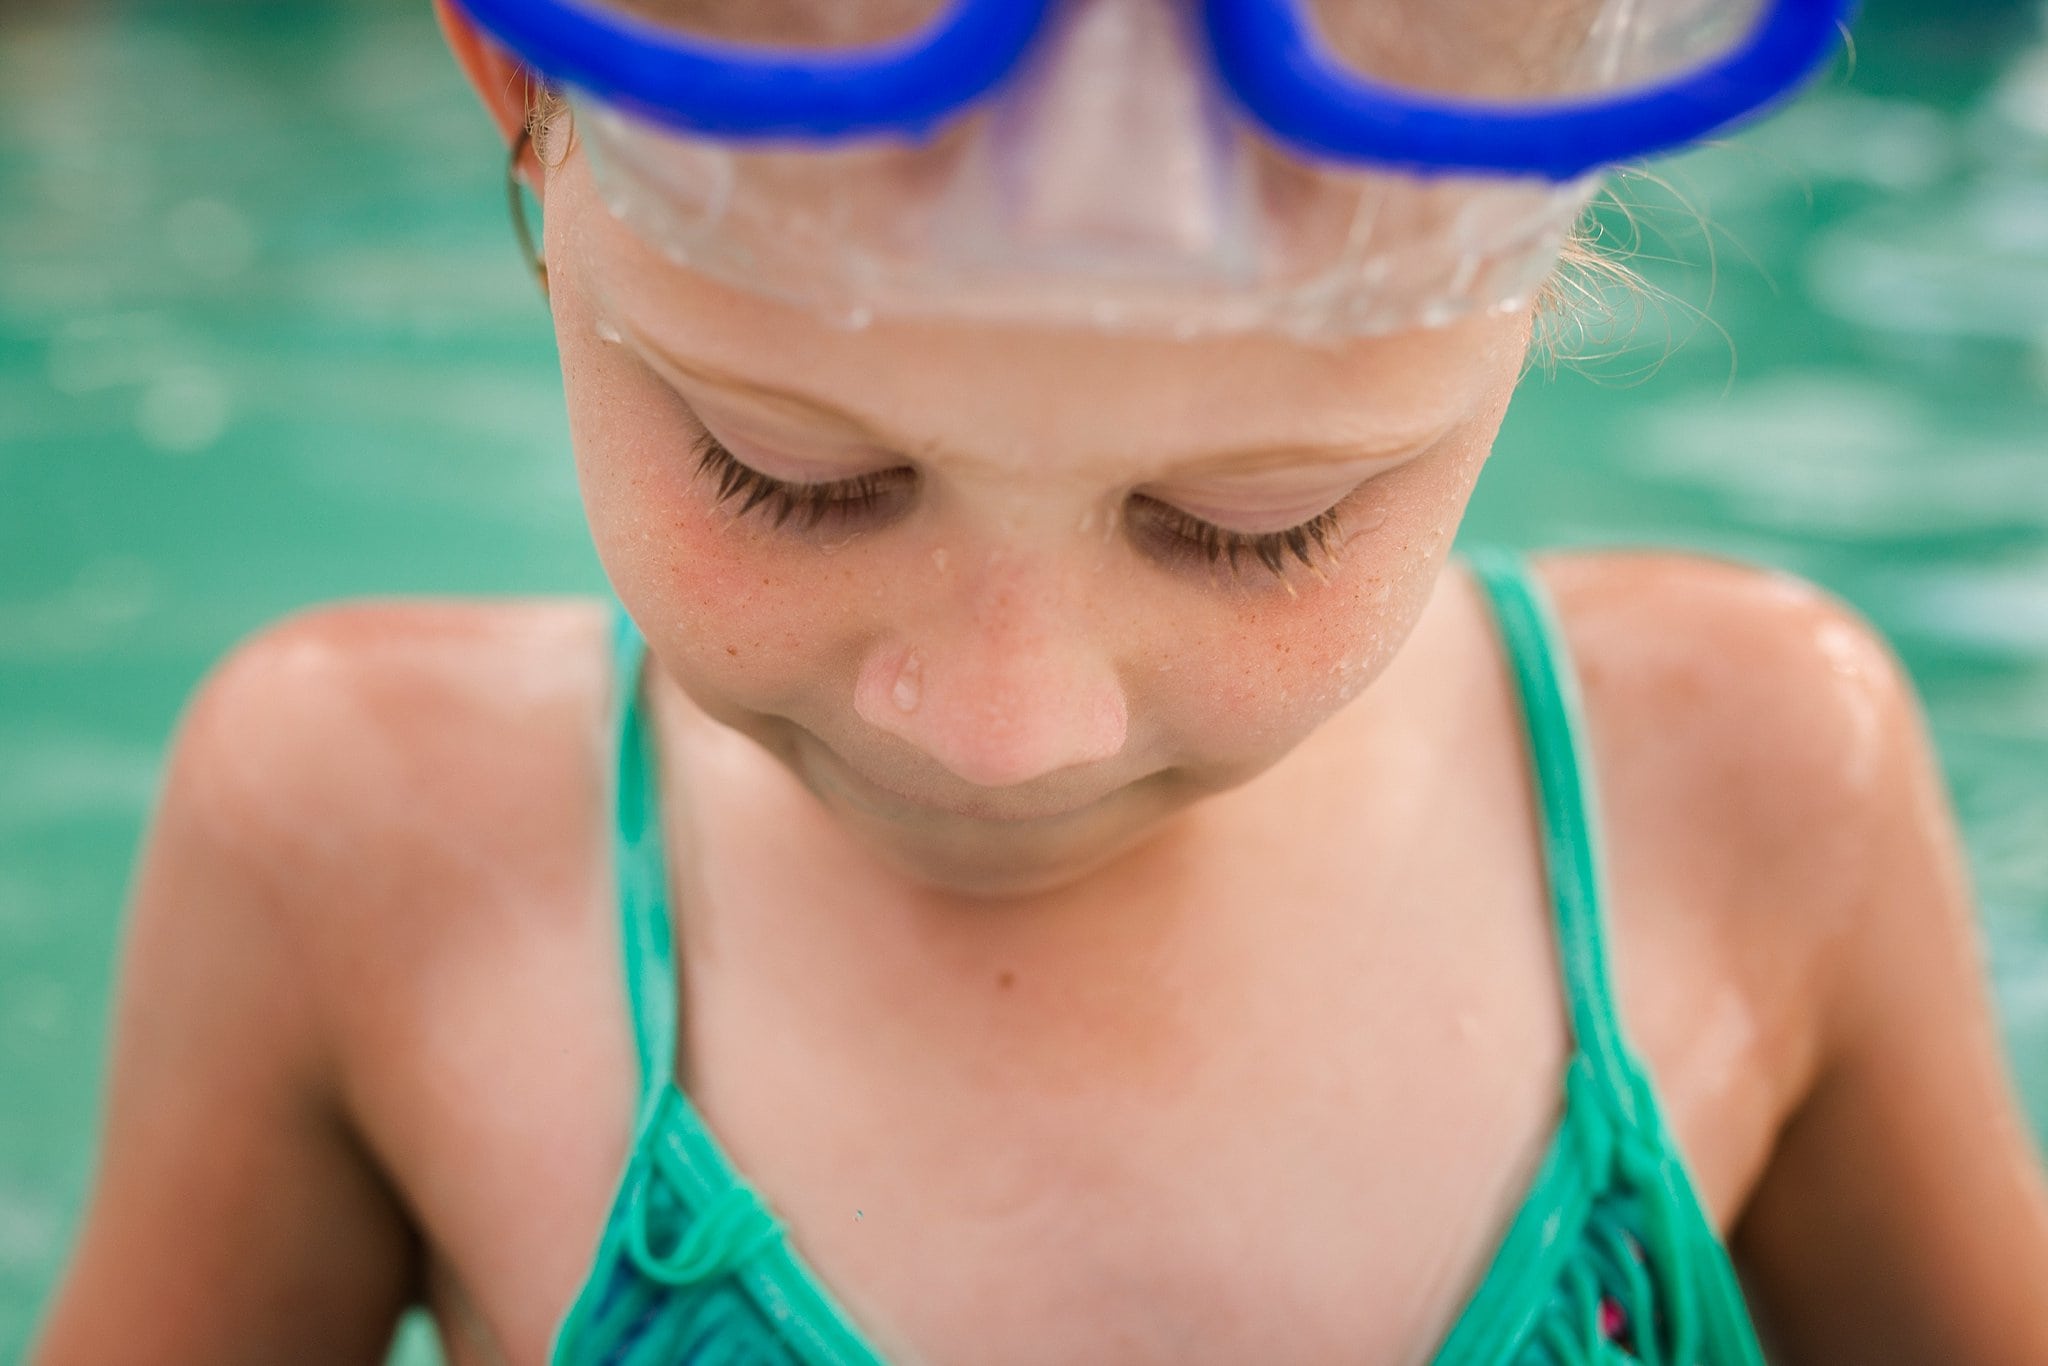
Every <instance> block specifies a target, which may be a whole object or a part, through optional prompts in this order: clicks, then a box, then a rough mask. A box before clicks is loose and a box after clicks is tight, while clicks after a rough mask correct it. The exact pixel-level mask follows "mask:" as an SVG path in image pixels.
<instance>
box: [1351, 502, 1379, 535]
mask: <svg viewBox="0 0 2048 1366" xmlns="http://www.w3.org/2000/svg"><path fill="white" fill-rule="evenodd" d="M1386 524H1387V509H1386V507H1385V505H1384V504H1383V505H1381V506H1378V507H1369V508H1366V509H1365V510H1364V511H1362V512H1360V513H1359V515H1358V521H1357V523H1356V525H1357V527H1358V530H1359V532H1360V533H1364V532H1368V531H1378V530H1379V529H1380V528H1381V527H1383V526H1385V525H1386Z"/></svg>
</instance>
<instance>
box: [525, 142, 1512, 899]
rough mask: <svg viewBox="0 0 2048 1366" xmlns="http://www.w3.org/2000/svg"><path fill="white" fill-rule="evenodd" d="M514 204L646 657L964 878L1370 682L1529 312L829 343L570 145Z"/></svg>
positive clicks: (1481, 442)
mask: <svg viewBox="0 0 2048 1366" xmlns="http://www.w3.org/2000/svg"><path fill="white" fill-rule="evenodd" d="M546 199H547V231H548V255H549V260H550V262H551V265H552V270H551V284H552V290H553V303H554V311H555V317H556V322H557V331H558V334H559V341H560V346H561V354H562V365H563V372H564V375H565V378H566V382H567V391H568V400H569V414H570V422H571V428H572V432H573V436H574V441H575V447H576V457H577V463H578V469H579V473H580V478H581V482H582V487H583V492H584V497H585V501H586V503H587V506H588V512H589V517H590V523H591V527H592V530H593V533H594V535H595V537H596V542H597V547H598V550H599V553H600V554H601V556H602V557H603V560H604V563H605V565H606V567H607V569H608V571H609V573H610V575H611V578H612V581H613V583H614V585H615V587H616V589H617V592H618V594H619V596H620V598H621V600H622V601H623V602H624V604H625V605H626V607H627V609H628V610H629V611H630V612H631V613H632V615H633V617H634V619H635V620H636V621H637V622H638V623H639V624H640V627H641V628H642V630H643V631H644V632H645V634H646V636H647V639H648V643H649V646H650V648H651V650H652V651H653V653H654V655H655V657H656V658H657V659H658V660H659V661H660V663H661V664H662V666H663V668H664V669H665V671H666V672H667V674H668V675H670V676H671V677H672V678H673V679H674V681H675V682H676V683H677V684H678V685H680V687H681V688H682V689H683V690H684V691H685V692H686V693H687V694H688V695H689V696H690V698H692V699H693V700H694V701H695V703H696V704H697V705H698V706H699V707H700V708H701V709H702V710H703V711H704V712H705V713H707V714H708V715H710V716H711V717H713V718H714V719H716V720H718V721H720V722H723V723H724V724H725V725H727V726H730V727H732V728H733V729H734V730H737V731H740V732H742V733H744V734H745V735H747V736H750V737H751V738H752V739H754V740H755V741H757V742H759V744H760V745H761V746H762V747H763V748H765V749H766V750H767V751H768V753H770V754H771V755H773V756H774V757H775V758H776V759H778V760H779V761H780V762H781V763H782V764H783V765H784V766H786V767H787V768H788V770H789V772H790V773H792V774H793V775H794V776H795V777H796V778H797V780H798V781H800V782H801V783H802V784H803V785H804V786H805V787H806V788H808V789H809V790H810V791H811V792H812V793H813V794H815V796H816V797H817V799H818V800H819V801H820V802H822V803H823V804H824V805H825V806H826V808H828V809H829V810H830V811H831V812H832V813H833V814H834V815H835V816H836V817H838V818H839V820H840V822H841V823H842V824H843V825H844V826H846V827H847V828H849V829H850V830H851V831H852V832H853V833H854V834H855V835H856V836H858V837H859V839H860V840H861V841H862V843H863V844H865V845H866V846H867V847H869V848H870V849H871V850H872V851H873V852H874V853H876V854H877V855H879V856H880V857H881V858H882V859H883V860H884V861H885V862H886V863H887V864H889V865H890V866H892V867H894V868H895V869H897V870H898V871H899V872H902V873H905V874H907V875H909V876H911V877H912V878H914V879H916V880H918V881H920V882H923V883H926V884H929V885H932V886H936V887H939V888H943V889H947V890H951V891H957V892H961V893H965V894H970V895H1006V894H1018V893H1025V892H1032V891H1040V890H1046V889H1049V888H1052V887H1055V886H1058V885H1060V884H1062V883H1064V882H1068V881H1071V880H1072V879H1074V878H1076V877H1078V876H1079V875H1081V874H1082V873H1084V872H1086V871H1088V870H1089V869H1091V868H1093V867H1096V866H1098V865H1100V864H1101V863H1102V862H1104V861H1105V860H1107V859H1108V858H1110V857H1112V856H1113V855H1115V854H1116V853H1117V852H1119V851H1121V850H1123V849H1125V848H1127V847H1129V846H1130V845H1131V844H1133V843H1134V842H1135V841H1137V840H1139V839H1141V838H1142V837H1144V836H1145V835H1146V834H1147V833H1149V832H1152V831H1154V830H1156V829H1158V828H1159V827H1160V826H1161V825H1162V823H1163V822H1164V820H1165V818H1166V817H1167V816H1169V815H1170V814H1172V813H1173V812H1175V811H1177V810H1179V809H1181V808H1183V807H1185V806H1186V805H1187V804H1188V803H1189V802H1191V801H1193V800H1194V799H1196V798H1197V797H1199V796H1201V795H1203V794H1206V793H1211V792H1215V791H1218V790H1221V789H1224V788H1228V787H1231V786H1233V785H1235V784H1238V783H1241V782H1243V781H1245V780H1246V779H1247V778H1249V777H1251V776H1252V775H1254V774H1256V773H1258V772H1260V771H1261V770H1262V769H1265V768H1266V767H1267V766H1269V765H1271V764H1272V763H1274V762H1275V761H1276V760H1277V759H1279V758H1280V757H1281V756H1282V755H1284V754H1286V753H1287V752H1288V751H1289V750H1290V749H1292V748H1293V747H1294V746H1295V745H1296V744H1298V743H1299V742H1300V741H1301V740H1302V739H1303V738H1304V737H1306V736H1307V735H1309V734H1310V733H1311V732H1312V731H1314V730H1315V729H1316V728H1317V726H1318V725H1320V724H1321V723H1322V722H1323V721H1324V720H1326V719H1328V718H1329V717H1330V716H1331V715H1332V714H1333V713H1334V712H1336V711H1337V710H1338V709H1339V708H1340V707H1342V706H1344V704H1345V703H1346V702H1348V701H1349V700H1350V699H1351V698H1352V697H1353V696H1355V695H1356V694H1357V693H1358V692H1359V691H1360V689H1362V688H1364V687H1365V686H1366V684H1367V683H1369V682H1370V681H1371V680H1372V679H1373V678H1374V676H1375V675H1377V674H1378V673H1379V672H1380V670H1381V669H1382V668H1383V667H1384V666H1385V665H1386V663H1387V662H1388V660H1389V659H1391V658H1392V657H1393V655H1394V653H1395V652H1396V651H1397V650H1398V649H1399V647H1400V645H1401V643H1402V641H1403V640H1404V639H1405V638H1406V637H1407V635H1408V633H1409V631H1410V629H1411V627H1412V626H1413V625H1414V624H1415V622H1416V620H1417V618H1418V616H1419V615H1420V614H1421V611H1422V609H1423V606H1424V605H1425V603H1426V602H1427V600H1428V598H1429V594H1430V590H1431V586H1432V584H1433V582H1434V580H1435V578H1436V575H1437V573H1438V571H1439V569H1440V568H1441V566H1442V563H1443V560H1444V557H1445V555H1446V553H1447V551H1448V548H1449V545H1450V542H1451V537H1452V533H1453V532H1454V530H1455V529H1456V526H1457V523H1458V520H1459V517H1460V515H1461V513H1462V511H1463V509H1464V506H1465V501H1466V498H1467V496H1468V495H1469V494H1470V492H1471V489H1472V485H1473V481H1474V479H1475V478H1476V477H1477V475H1478V473H1479V469H1480V466H1481V464H1482V463H1483V461H1484V459H1485V456H1486V453H1487V450H1488V448H1489V446H1490V444H1491V442H1492V440H1493V437H1494V433H1495V431H1496V429H1497V427H1498V425H1499V422H1500V419H1501V415H1502V412H1503V410H1504V409H1505V406H1506V403H1507V399H1508V396H1509V393H1510V391H1511V390H1512V388H1513V385H1514V382H1515V379H1516V377H1517V375H1518V374H1519V372H1520V368H1521V364H1522V358H1523V352H1524V348H1525V345H1526V341H1527V336H1528V317H1527V315H1526V314H1515V315H1509V316H1499V317H1489V318H1483V319H1477V320H1474V321H1471V322H1467V323H1465V324H1462V325H1460V326H1457V327H1453V328H1448V329H1443V330H1435V331H1418V332H1415V333H1412V334H1408V335H1402V336H1395V337H1387V338H1375V339H1365V340H1357V341H1352V342H1348V343H1345V344H1343V345H1340V346H1335V347H1331V348H1328V349H1320V348H1311V347H1308V346H1305V345H1302V344H1300V343H1296V342H1290V341H1287V340H1284V339H1281V338H1277V337H1264V336H1251V337H1239V338H1230V339H1215V340H1205V341H1199V342H1185V341H1170V340H1163V339H1147V338H1134V337H1128V336H1123V337H1118V336H1108V335H1101V334H1094V333H1085V332H1053V331H1032V330H1027V329H1022V328H1018V327H1014V326H1007V327H1005V326H993V325H991V326H986V327H981V326H965V325H961V324H957V323H955V324H946V325H938V324H929V325H926V324H911V323H901V322H887V323H881V324H877V325H875V326H873V327H871V328H869V329H866V330H863V331H858V332H846V331H840V330H836V329H834V328H833V327H832V326H831V325H830V324H828V323H825V322H822V321H818V320H814V319H812V318H811V317H809V316H808V315H806V314H803V313H799V312H796V311H793V310H789V309H786V308H784V307H782V306H779V305H776V304H772V303H769V302H766V301H763V300H760V299H757V298H754V297H752V296H744V295H741V294H738V293H735V292H733V291H730V290H727V289H725V288H723V287H721V286H718V285H716V284H715V283H712V282H711V281H709V280H707V279H705V278H703V277H700V276H696V275H693V274H691V273H690V272H687V271H684V270H682V269H679V268H677V267H675V266H674V265H671V264H669V263H667V262H666V261H664V260H663V259H662V258H661V257H660V256H659V255H658V254H657V253H656V252H654V251H653V250H651V249H650V248H647V247H645V246H644V245H642V244H640V243H639V242H638V241H637V240H636V239H635V238H633V237H632V236H631V235H630V234H629V233H628V232H627V231H626V230H625V229H624V228H622V227H621V226H619V225H618V224H617V223H616V222H615V221H614V220H613V219H612V218H611V217H610V215H609V214H608V213H607V212H606V211H605V210H604V208H603V206H602V204H601V203H600V202H599V201H598V199H597V197H596V195H595V193H594V192H593V190H592V188H591V186H590V182H589V179H588V177H587V174H586V173H585V168H584V165H583V162H582V159H581V157H580V155H576V154H572V155H571V156H570V158H569V160H568V162H567V163H566V164H565V165H564V166H563V167H561V168H560V169H558V170H557V171H554V172H551V173H550V174H549V176H548V183H547V192H546Z"/></svg>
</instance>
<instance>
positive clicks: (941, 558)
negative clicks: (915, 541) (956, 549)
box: [932, 548, 952, 574]
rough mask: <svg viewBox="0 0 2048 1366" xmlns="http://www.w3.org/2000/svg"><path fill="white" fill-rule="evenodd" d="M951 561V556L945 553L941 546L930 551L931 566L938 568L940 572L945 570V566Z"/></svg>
mask: <svg viewBox="0 0 2048 1366" xmlns="http://www.w3.org/2000/svg"><path fill="white" fill-rule="evenodd" d="M951 563H952V559H951V557H950V556H948V555H947V554H946V552H945V550H944V549H943V548H942V549H938V550H934V551H933V552H932V568H934V569H936V570H938V571H939V572H940V573H941V574H943V573H945V572H946V569H947V566H948V565H950V564H951Z"/></svg>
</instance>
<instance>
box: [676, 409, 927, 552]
mask: <svg viewBox="0 0 2048 1366" xmlns="http://www.w3.org/2000/svg"><path fill="white" fill-rule="evenodd" d="M697 473H698V474H700V475H703V476H704V477H706V478H708V479H712V480H715V481H716V482H717V485H718V488H717V491H716V493H715V495H714V497H713V499H712V501H713V502H715V503H718V504H720V505H721V506H722V505H724V504H726V503H730V502H732V501H733V500H734V499H735V498H737V499H739V500H740V503H739V506H738V507H737V508H735V509H734V510H733V515H734V516H744V515H745V514H747V513H749V512H754V511H756V510H758V511H759V512H760V514H761V515H762V516H763V517H766V518H767V519H768V522H769V525H771V526H777V527H780V526H783V525H786V524H787V523H788V522H789V521H790V519H792V518H794V519H796V521H797V522H798V523H799V524H800V525H801V526H802V527H803V528H804V530H806V531H815V530H817V529H818V528H819V527H821V526H823V525H825V524H826V523H827V522H840V521H845V520H848V519H850V518H853V517H857V516H859V515H861V514H862V513H865V512H868V511H870V510H872V509H873V508H874V506H875V504H877V503H879V502H880V501H881V500H882V499H883V498H884V497H885V496H886V495H888V494H889V493H891V492H893V491H894V490H896V489H898V488H900V487H902V486H903V485H904V484H905V483H907V482H909V481H910V480H912V479H914V478H916V476H915V475H914V474H912V473H911V471H909V470H905V469H894V470H878V471H876V472H875V473H873V474H863V475H858V476H856V477H854V478H852V479H835V480H832V481H831V482H830V483H824V484H793V483H790V482H788V481H786V480H782V479H775V478H771V477H770V476H768V475H765V474H763V473H761V471H759V470H757V469H754V468H753V467H752V466H750V465H743V464H741V463H740V461H739V458H738V457H737V456H735V455H734V454H733V453H732V452H731V451H729V450H727V449H726V448H725V443H723V442H721V441H720V440H719V439H718V438H717V437H715V436H712V435H711V434H710V433H708V432H707V433H705V434H704V435H703V436H701V437H699V438H698V440H697Z"/></svg>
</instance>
